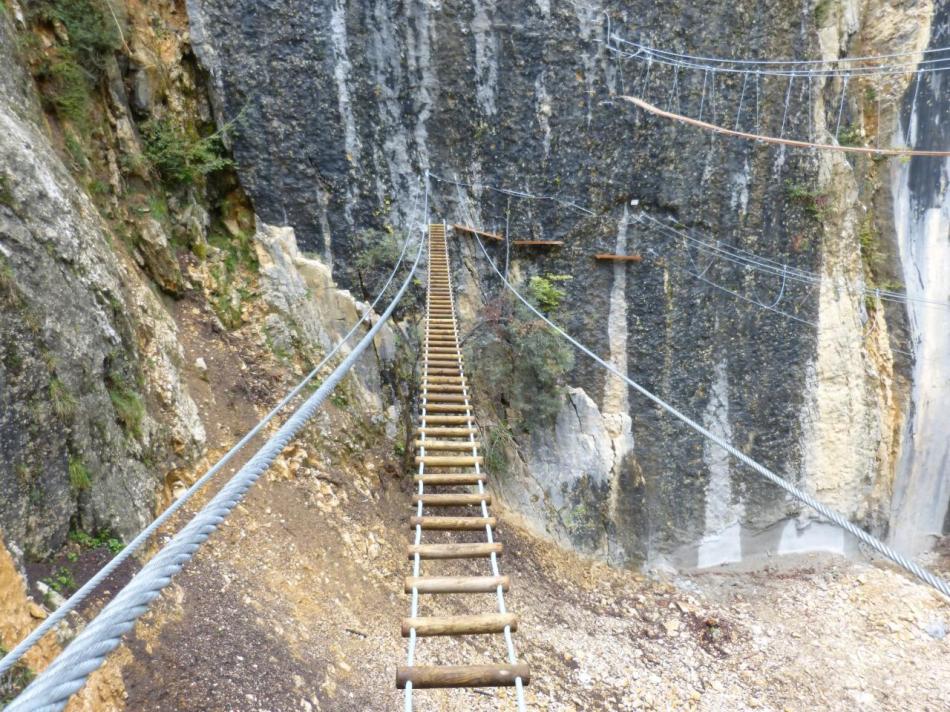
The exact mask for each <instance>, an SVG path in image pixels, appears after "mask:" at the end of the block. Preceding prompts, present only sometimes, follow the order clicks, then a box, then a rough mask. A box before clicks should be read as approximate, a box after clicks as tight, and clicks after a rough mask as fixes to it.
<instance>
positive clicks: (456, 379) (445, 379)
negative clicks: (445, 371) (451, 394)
mask: <svg viewBox="0 0 950 712" xmlns="http://www.w3.org/2000/svg"><path fill="white" fill-rule="evenodd" d="M426 380H427V381H428V382H429V383H448V384H452V383H465V378H464V377H463V376H429V377H428V378H427V379H426Z"/></svg>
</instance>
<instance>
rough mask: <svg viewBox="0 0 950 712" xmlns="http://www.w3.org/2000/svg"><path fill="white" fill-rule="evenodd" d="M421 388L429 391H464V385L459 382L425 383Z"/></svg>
mask: <svg viewBox="0 0 950 712" xmlns="http://www.w3.org/2000/svg"><path fill="white" fill-rule="evenodd" d="M422 390H424V391H427V392H429V393H464V392H465V386H464V385H463V384H461V383H428V382H427V383H425V384H423V386H422Z"/></svg>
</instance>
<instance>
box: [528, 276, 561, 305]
mask: <svg viewBox="0 0 950 712" xmlns="http://www.w3.org/2000/svg"><path fill="white" fill-rule="evenodd" d="M569 279H572V277H569V276H568V275H563V274H556V275H552V274H549V275H546V276H544V277H541V276H535V277H532V278H531V281H530V282H528V291H529V292H530V293H531V297H532V299H533V300H534V302H535V304H536V305H537V307H538V308H539V309H541V311H544V312H552V311H554V310H555V309H557V308H558V307H559V306H561V301H562V300H563V299H564V297H565V296H566V295H567V293H566V292H565V291H564V290H563V289H559V288H558V287H557V286H555V282H563V281H566V280H569Z"/></svg>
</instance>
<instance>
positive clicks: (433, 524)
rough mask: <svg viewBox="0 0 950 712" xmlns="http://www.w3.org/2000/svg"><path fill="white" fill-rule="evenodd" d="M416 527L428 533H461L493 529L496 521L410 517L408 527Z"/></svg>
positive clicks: (492, 519) (469, 518) (476, 518)
mask: <svg viewBox="0 0 950 712" xmlns="http://www.w3.org/2000/svg"><path fill="white" fill-rule="evenodd" d="M416 525H421V526H422V528H423V529H426V530H430V531H445V532H462V531H478V530H479V529H484V528H485V527H495V526H496V525H497V521H496V520H495V518H494V517H410V519H409V526H410V527H412V528H413V529H415V527H416Z"/></svg>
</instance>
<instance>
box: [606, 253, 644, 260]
mask: <svg viewBox="0 0 950 712" xmlns="http://www.w3.org/2000/svg"><path fill="white" fill-rule="evenodd" d="M594 259H595V260H610V261H613V262H642V261H643V256H642V255H611V254H608V253H605V252H599V253H597V254H596V255H594Z"/></svg>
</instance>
